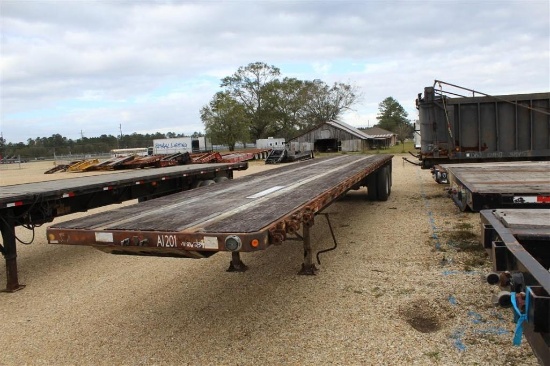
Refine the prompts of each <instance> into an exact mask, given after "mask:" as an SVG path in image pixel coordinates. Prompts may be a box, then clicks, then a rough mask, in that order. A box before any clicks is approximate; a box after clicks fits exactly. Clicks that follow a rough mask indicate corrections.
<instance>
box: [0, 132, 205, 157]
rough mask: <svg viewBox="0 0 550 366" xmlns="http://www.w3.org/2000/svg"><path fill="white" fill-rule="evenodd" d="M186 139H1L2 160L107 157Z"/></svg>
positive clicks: (156, 135)
mask: <svg viewBox="0 0 550 366" xmlns="http://www.w3.org/2000/svg"><path fill="white" fill-rule="evenodd" d="M200 136H204V134H202V133H201V132H195V133H193V134H192V135H191V136H188V137H200ZM176 137H186V136H185V134H181V133H179V134H177V133H174V132H168V133H160V132H156V133H153V134H145V135H143V134H139V133H132V134H129V135H121V136H113V135H101V136H99V137H84V136H83V137H82V138H80V139H77V140H72V139H68V138H67V137H64V136H62V135H60V134H54V135H52V136H50V137H37V138H29V139H27V143H24V142H18V143H11V142H10V143H7V142H6V140H5V139H4V138H1V137H0V156H2V157H3V158H6V157H18V156H20V157H21V158H25V159H35V158H41V157H52V156H54V155H80V154H84V155H88V154H106V153H109V152H110V151H111V150H113V149H119V148H120V149H125V148H135V147H149V146H153V140H156V139H164V138H176Z"/></svg>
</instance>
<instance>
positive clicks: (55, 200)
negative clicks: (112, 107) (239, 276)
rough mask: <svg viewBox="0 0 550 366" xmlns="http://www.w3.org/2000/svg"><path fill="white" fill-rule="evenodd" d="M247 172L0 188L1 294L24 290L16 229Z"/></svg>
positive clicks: (211, 169)
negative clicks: (3, 274) (3, 281)
mask: <svg viewBox="0 0 550 366" xmlns="http://www.w3.org/2000/svg"><path fill="white" fill-rule="evenodd" d="M247 168H248V164H247V163H246V162H239V163H224V164H201V165H177V166H170V167H165V168H159V169H140V170H137V169H136V170H126V171H120V172H119V173H109V174H101V175H95V176H89V177H80V178H73V179H60V180H53V181H48V182H40V183H28V184H15V185H10V186H3V187H0V231H1V232H2V240H3V243H2V244H0V252H1V253H2V255H3V256H4V258H5V260H6V272H7V276H6V280H7V284H6V290H7V291H8V292H13V291H16V290H19V289H21V288H22V287H24V286H23V285H20V284H19V280H18V274H17V260H16V258H17V248H16V235H15V227H16V226H24V227H26V228H29V229H33V228H34V227H35V226H40V225H42V224H44V223H46V222H50V221H52V220H53V219H54V218H56V217H58V216H63V215H67V214H70V213H73V212H83V211H87V210H89V209H92V208H97V207H101V206H106V205H110V204H114V203H120V202H123V201H127V200H131V199H138V200H139V201H147V200H150V199H152V198H157V197H161V196H166V195H169V194H173V193H176V192H181V191H183V190H189V189H191V188H196V187H200V186H208V185H212V184H214V183H217V182H221V181H225V180H229V179H231V178H233V171H234V170H245V169H247Z"/></svg>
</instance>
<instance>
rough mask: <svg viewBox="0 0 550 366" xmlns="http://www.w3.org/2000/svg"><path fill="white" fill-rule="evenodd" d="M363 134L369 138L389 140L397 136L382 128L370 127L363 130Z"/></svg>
mask: <svg viewBox="0 0 550 366" xmlns="http://www.w3.org/2000/svg"><path fill="white" fill-rule="evenodd" d="M362 131H363V133H365V134H368V135H369V136H371V137H373V138H389V137H392V136H393V135H395V133H393V132H391V131H388V130H384V129H383V128H380V127H368V128H363V129H362Z"/></svg>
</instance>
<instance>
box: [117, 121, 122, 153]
mask: <svg viewBox="0 0 550 366" xmlns="http://www.w3.org/2000/svg"><path fill="white" fill-rule="evenodd" d="M118 129H119V131H120V144H122V123H120V124H119V125H118ZM120 144H119V148H120Z"/></svg>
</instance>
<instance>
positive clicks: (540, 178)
mask: <svg viewBox="0 0 550 366" xmlns="http://www.w3.org/2000/svg"><path fill="white" fill-rule="evenodd" d="M442 166H443V167H444V168H445V169H447V172H448V173H449V175H454V176H455V177H456V178H457V179H458V180H459V181H460V182H462V184H463V185H464V186H466V187H467V188H468V189H469V190H470V191H471V192H474V193H516V194H518V193H524V194H539V193H549V192H550V162H548V161H544V162H516V163H479V164H448V165H442Z"/></svg>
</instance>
